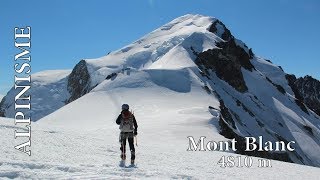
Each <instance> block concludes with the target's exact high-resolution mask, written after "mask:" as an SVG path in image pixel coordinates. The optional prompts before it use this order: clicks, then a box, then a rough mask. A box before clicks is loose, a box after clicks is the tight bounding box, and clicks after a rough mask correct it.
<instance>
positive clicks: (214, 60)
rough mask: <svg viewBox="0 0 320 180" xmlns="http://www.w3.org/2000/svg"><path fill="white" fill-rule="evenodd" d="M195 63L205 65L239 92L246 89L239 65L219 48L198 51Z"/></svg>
mask: <svg viewBox="0 0 320 180" xmlns="http://www.w3.org/2000/svg"><path fill="white" fill-rule="evenodd" d="M196 64H197V65H198V66H199V68H200V69H203V68H201V66H203V67H205V69H212V70H214V71H215V72H216V74H217V76H218V77H219V78H220V79H222V80H224V81H226V82H227V83H228V84H229V85H231V86H232V87H234V88H235V89H236V90H237V91H239V92H245V91H247V90H248V88H247V86H246V84H245V81H244V79H243V76H242V72H241V66H240V64H239V63H238V64H237V63H234V62H232V61H231V60H229V57H228V55H227V54H225V53H224V51H223V50H221V49H210V50H208V51H205V52H202V53H199V55H198V58H197V59H196Z"/></svg>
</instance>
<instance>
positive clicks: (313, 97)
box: [294, 76, 320, 116]
mask: <svg viewBox="0 0 320 180" xmlns="http://www.w3.org/2000/svg"><path fill="white" fill-rule="evenodd" d="M294 84H295V86H296V87H297V89H298V91H299V93H300V94H301V96H302V99H303V102H304V103H305V104H306V105H307V106H308V107H309V108H310V109H311V110H313V111H314V112H315V113H317V114H318V115H319V116H320V81H319V80H317V79H314V78H313V77H311V76H305V77H303V78H302V77H301V78H298V79H296V81H295V82H294Z"/></svg>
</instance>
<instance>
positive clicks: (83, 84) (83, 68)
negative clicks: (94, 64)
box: [67, 60, 90, 103]
mask: <svg viewBox="0 0 320 180" xmlns="http://www.w3.org/2000/svg"><path fill="white" fill-rule="evenodd" d="M68 91H69V93H70V98H69V99H68V101H67V103H70V102H72V101H74V100H76V99H78V98H79V97H81V96H83V95H84V94H86V93H87V92H89V91H90V74H89V72H88V69H87V63H86V61H85V60H81V61H80V62H79V63H78V64H77V65H76V66H75V67H74V68H73V70H72V72H71V74H70V75H69V76H68Z"/></svg>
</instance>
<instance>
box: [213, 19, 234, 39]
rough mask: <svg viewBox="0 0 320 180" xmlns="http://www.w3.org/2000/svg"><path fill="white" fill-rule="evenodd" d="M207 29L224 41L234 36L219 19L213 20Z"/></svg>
mask: <svg viewBox="0 0 320 180" xmlns="http://www.w3.org/2000/svg"><path fill="white" fill-rule="evenodd" d="M219 26H220V27H219ZM209 31H210V32H212V33H214V34H216V35H218V36H219V37H220V38H222V39H223V40H225V41H230V40H231V39H233V38H234V37H233V36H232V34H231V32H230V30H229V29H228V28H227V27H226V26H225V25H224V24H223V23H222V22H221V21H219V20H216V21H215V22H213V23H212V25H211V26H210V28H209Z"/></svg>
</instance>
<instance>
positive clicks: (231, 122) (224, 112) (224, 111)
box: [220, 100, 237, 129]
mask: <svg viewBox="0 0 320 180" xmlns="http://www.w3.org/2000/svg"><path fill="white" fill-rule="evenodd" d="M220 112H221V115H222V116H223V118H224V120H225V121H226V122H227V123H228V124H229V125H231V126H232V128H234V129H237V127H236V124H235V122H234V120H233V119H232V116H231V114H230V112H229V109H228V108H227V107H226V106H225V105H224V102H223V101H222V100H220ZM220 117H221V116H220Z"/></svg>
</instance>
